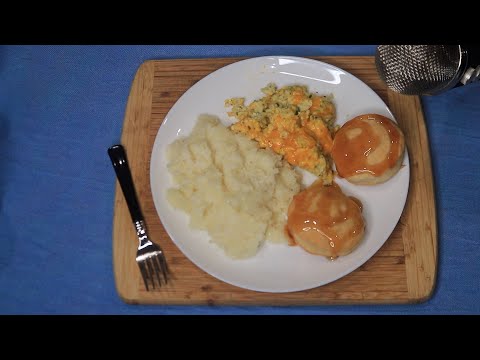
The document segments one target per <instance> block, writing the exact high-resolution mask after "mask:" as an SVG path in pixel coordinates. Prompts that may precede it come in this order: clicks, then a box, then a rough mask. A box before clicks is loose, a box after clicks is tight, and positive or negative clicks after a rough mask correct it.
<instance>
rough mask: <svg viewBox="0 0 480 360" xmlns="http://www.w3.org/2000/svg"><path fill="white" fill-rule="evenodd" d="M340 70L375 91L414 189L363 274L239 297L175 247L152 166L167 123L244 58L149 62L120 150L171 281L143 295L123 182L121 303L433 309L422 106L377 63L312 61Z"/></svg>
mask: <svg viewBox="0 0 480 360" xmlns="http://www.w3.org/2000/svg"><path fill="white" fill-rule="evenodd" d="M312 58H314V59H318V60H321V61H323V62H326V63H330V64H332V65H335V66H338V67H340V68H342V69H344V70H346V71H348V72H350V73H351V74H353V75H355V76H357V77H358V78H360V79H361V80H362V81H364V82H365V83H366V84H367V85H369V86H370V87H371V88H372V89H373V90H374V91H375V92H376V93H377V94H378V95H379V96H380V97H381V98H382V99H383V100H384V101H385V102H386V103H387V104H388V106H389V107H390V109H391V111H392V112H393V114H394V115H395V118H396V119H397V121H398V123H399V124H400V126H401V128H402V129H403V131H404V133H405V137H406V143H407V147H408V151H409V157H410V172H411V173H410V187H409V194H408V198H407V202H406V206H405V209H404V211H403V213H402V216H401V218H400V221H399V222H398V224H397V226H396V228H395V230H394V231H393V233H392V234H391V236H390V238H389V239H388V240H387V241H386V243H385V244H384V246H383V247H382V248H381V249H380V250H379V251H378V252H377V253H376V254H375V255H374V256H373V257H372V258H371V259H370V260H369V261H367V262H366V263H365V264H364V265H362V266H361V267H360V268H358V269H357V270H355V271H354V272H352V273H350V274H349V275H347V276H345V277H343V278H341V279H339V280H337V281H335V282H332V283H329V284H327V285H324V286H321V287H318V288H315V289H311V290H307V291H300V292H293V293H284V294H272V293H262V292H255V291H250V290H245V289H241V288H238V287H235V286H233V285H229V284H226V283H224V282H222V281H220V280H217V279H216V278H214V277H212V276H210V275H209V274H207V273H205V272H204V271H202V270H200V269H199V268H198V267H196V266H195V265H194V264H193V263H192V262H190V261H189V260H188V259H187V258H186V257H185V256H184V255H183V254H182V253H181V252H180V250H179V249H178V248H177V247H176V246H175V244H174V243H173V242H172V241H171V239H170V238H169V236H168V235H167V233H166V232H165V230H164V228H163V226H162V224H161V222H160V219H159V217H158V215H157V212H156V210H155V206H154V203H153V198H152V195H151V191H150V175H149V162H150V156H151V152H152V147H153V143H154V140H155V137H156V134H157V131H158V129H159V127H160V126H161V124H162V121H163V119H164V117H165V115H166V114H167V112H168V111H169V109H170V108H171V106H172V105H173V104H174V103H175V101H176V100H177V99H178V98H179V97H180V96H181V95H182V94H183V93H184V92H185V91H186V90H187V89H188V88H190V87H191V86H192V85H193V84H195V83H196V82H197V81H198V80H200V79H201V78H203V77H204V76H206V75H208V74H209V73H211V72H213V71H215V70H217V69H218V68H220V67H222V66H225V65H228V64H230V63H233V62H236V61H239V60H242V58H218V59H188V60H186V59H182V60H150V61H147V62H145V63H143V64H142V65H141V66H140V68H139V69H138V71H137V73H136V75H135V78H134V80H133V84H132V88H131V92H130V95H129V98H128V103H127V107H126V113H125V120H124V125H123V133H122V139H121V142H122V144H123V145H124V146H125V149H126V152H127V155H128V160H129V163H130V167H131V169H132V176H133V179H134V182H135V185H136V187H137V193H138V197H139V202H140V204H141V206H142V209H143V212H144V215H145V219H146V223H147V226H148V230H149V234H150V236H151V238H152V239H153V240H154V241H155V242H157V243H158V244H160V245H161V246H162V248H163V249H164V251H165V253H166V257H167V261H168V263H169V265H170V268H171V271H172V274H173V281H171V283H170V284H169V285H167V286H166V287H163V288H162V289H161V290H156V291H151V292H147V291H145V289H144V286H143V283H142V280H141V277H140V273H139V270H138V268H137V265H136V263H135V253H136V246H137V241H136V234H135V231H134V227H133V225H132V223H131V219H130V216H129V214H128V209H127V205H126V202H125V199H124V197H123V194H122V192H121V189H120V186H119V185H118V182H117V184H116V190H115V191H116V194H115V203H114V219H113V267H114V274H115V283H116V287H117V291H118V294H119V296H120V297H121V298H122V299H123V300H124V301H125V302H127V303H133V304H182V305H189V304H190V305H193V304H197V305H201V304H204V305H227V304H228V305H319V304H367V303H379V304H390V303H416V302H422V301H425V300H427V299H428V298H429V297H430V296H431V294H432V292H433V289H434V286H435V280H436V273H437V221H436V210H435V196H434V184H433V178H432V168H431V161H430V149H429V142H428V134H427V129H426V126H425V122H424V117H423V112H422V106H421V102H420V99H419V98H418V97H416V96H404V95H399V94H396V93H394V92H391V91H389V90H387V88H386V86H385V85H384V84H383V82H382V81H381V80H380V79H379V78H378V75H377V72H376V70H375V62H374V58H373V57H369V56H344V57H312Z"/></svg>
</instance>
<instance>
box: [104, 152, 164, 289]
mask: <svg viewBox="0 0 480 360" xmlns="http://www.w3.org/2000/svg"><path fill="white" fill-rule="evenodd" d="M108 155H109V156H110V160H111V161H112V165H113V168H114V169H115V173H116V174H117V179H118V182H119V183H120V187H121V188H122V192H123V195H124V196H125V200H126V201H127V205H128V210H129V211H130V216H131V218H132V221H133V224H134V225H135V230H136V232H137V237H138V243H139V244H138V250H137V256H136V258H135V260H136V261H137V264H138V267H139V268H140V273H141V274H142V278H143V282H144V283H145V287H146V289H147V291H150V287H149V284H151V285H152V287H153V288H154V289H155V280H157V282H158V286H159V287H161V286H162V280H161V279H163V282H164V283H165V284H167V282H168V274H169V271H168V266H167V261H166V260H165V255H164V253H163V251H162V249H161V248H160V246H158V245H157V244H155V243H153V242H152V241H151V240H150V239H149V237H148V235H147V229H146V227H145V222H144V218H143V215H142V211H141V209H140V205H139V203H138V200H137V195H136V192H135V187H134V185H133V180H132V174H131V172H130V167H129V166H128V161H127V156H126V154H125V149H124V148H123V146H122V145H114V146H112V147H110V148H109V149H108Z"/></svg>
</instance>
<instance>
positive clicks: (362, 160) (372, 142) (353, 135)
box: [332, 114, 401, 178]
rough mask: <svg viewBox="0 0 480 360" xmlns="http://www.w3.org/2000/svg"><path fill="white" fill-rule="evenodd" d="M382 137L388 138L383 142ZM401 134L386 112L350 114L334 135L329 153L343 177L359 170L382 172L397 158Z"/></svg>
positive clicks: (354, 173)
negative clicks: (352, 115)
mask: <svg viewBox="0 0 480 360" xmlns="http://www.w3.org/2000/svg"><path fill="white" fill-rule="evenodd" d="M377 125H380V126H377ZM382 138H387V139H388V141H383V142H382V141H381V140H382ZM400 138H401V133H400V130H399V129H398V128H397V127H396V126H395V125H394V124H393V122H392V121H391V120H390V119H388V118H386V117H385V116H382V115H378V114H365V115H361V116H357V117H355V118H353V119H352V120H350V121H348V122H347V123H345V124H344V125H343V126H342V128H341V129H340V130H339V131H338V132H337V134H336V136H335V139H334V144H333V148H332V156H333V159H334V161H335V164H336V168H337V172H338V175H339V176H340V177H344V178H346V177H350V176H353V175H356V174H359V173H362V172H369V173H370V174H372V175H374V176H380V175H382V174H383V173H384V172H385V171H386V170H388V169H390V168H392V167H393V166H394V165H395V163H396V162H397V160H398V156H399V155H400V151H401V144H400Z"/></svg>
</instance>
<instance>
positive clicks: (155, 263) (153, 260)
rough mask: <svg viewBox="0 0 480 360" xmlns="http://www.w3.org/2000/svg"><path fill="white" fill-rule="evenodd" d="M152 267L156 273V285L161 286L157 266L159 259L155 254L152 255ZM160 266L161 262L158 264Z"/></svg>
mask: <svg viewBox="0 0 480 360" xmlns="http://www.w3.org/2000/svg"><path fill="white" fill-rule="evenodd" d="M152 262H153V267H154V268H155V275H157V280H158V286H159V287H162V281H161V280H160V267H159V263H158V262H159V260H158V256H157V255H153V256H152ZM160 266H161V264H160Z"/></svg>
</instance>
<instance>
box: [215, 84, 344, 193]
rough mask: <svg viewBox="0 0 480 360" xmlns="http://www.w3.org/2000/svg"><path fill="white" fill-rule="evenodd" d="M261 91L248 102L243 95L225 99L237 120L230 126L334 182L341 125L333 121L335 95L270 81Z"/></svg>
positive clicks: (322, 178) (230, 114) (320, 176)
mask: <svg viewBox="0 0 480 360" xmlns="http://www.w3.org/2000/svg"><path fill="white" fill-rule="evenodd" d="M262 92H263V93H264V94H265V96H264V97H263V98H261V99H258V100H255V101H253V102H252V103H250V104H249V105H245V99H244V98H232V99H227V100H225V106H227V107H231V111H230V112H228V115H229V116H232V117H235V118H236V119H237V120H238V122H236V123H235V124H233V125H232V126H231V130H232V131H233V132H235V133H241V134H244V135H246V136H248V137H249V138H250V139H254V140H256V141H257V142H258V143H259V145H260V146H261V147H263V148H267V147H269V148H271V149H272V150H273V151H275V152H276V153H277V154H280V155H283V156H284V158H285V160H287V161H288V162H289V163H290V164H292V165H296V166H299V167H301V168H303V169H305V170H307V171H309V172H311V173H313V174H315V175H317V176H318V177H319V178H320V179H321V180H323V183H324V184H326V185H329V184H331V183H332V181H333V170H332V159H331V156H330V152H331V149H332V145H333V141H332V139H333V135H334V133H335V131H336V130H337V128H338V127H336V126H335V125H334V121H335V105H334V104H333V102H332V98H331V97H327V96H318V95H314V94H311V93H309V92H308V90H307V87H306V86H300V85H293V86H285V87H283V88H280V89H277V87H276V86H275V85H274V84H269V85H268V86H266V87H265V88H263V89H262Z"/></svg>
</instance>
